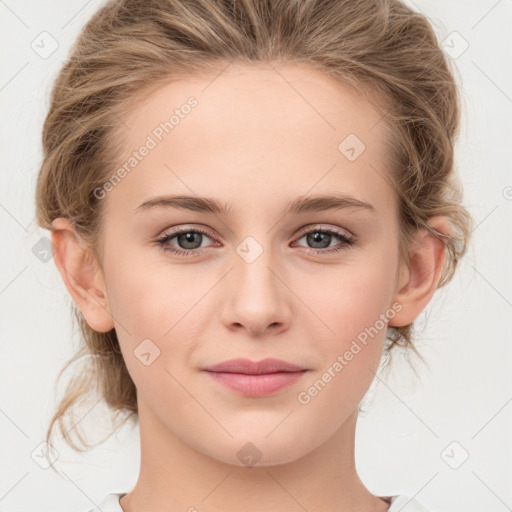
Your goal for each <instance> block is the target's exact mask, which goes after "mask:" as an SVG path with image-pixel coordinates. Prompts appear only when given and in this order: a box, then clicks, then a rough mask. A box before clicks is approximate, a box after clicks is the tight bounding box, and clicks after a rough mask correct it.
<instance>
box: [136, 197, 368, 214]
mask: <svg viewBox="0 0 512 512" xmlns="http://www.w3.org/2000/svg"><path fill="white" fill-rule="evenodd" d="M153 208H177V209H180V210H191V211H194V212H203V213H212V214H214V215H227V214H228V213H229V211H230V209H231V205H228V204H227V203H224V204H222V203H221V202H219V201H217V200H216V199H213V198H208V197H198V196H183V195H166V196H158V197H154V198H153V199H149V200H147V201H144V202H143V203H142V204H141V205H140V206H138V207H137V208H136V209H135V213H139V212H141V211H147V210H150V209H153ZM344 208H358V209H361V210H367V211H369V212H371V213H373V214H376V213H377V211H376V209H375V207H374V206H373V205H371V204H369V203H366V202H364V201H361V200H359V199H356V198H355V197H351V196H347V195H316V196H309V197H298V198H297V199H294V200H293V201H291V202H289V203H288V204H287V206H286V207H285V209H284V212H283V214H284V215H289V214H300V213H307V212H322V211H326V210H341V209H344Z"/></svg>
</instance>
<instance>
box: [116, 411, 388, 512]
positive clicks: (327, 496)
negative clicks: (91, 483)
mask: <svg viewBox="0 0 512 512" xmlns="http://www.w3.org/2000/svg"><path fill="white" fill-rule="evenodd" d="M356 421H357V411H354V413H353V414H352V415H351V416H349V417H348V418H347V420H346V422H345V423H344V424H343V425H342V426H341V427H340V428H339V429H338V430H337V431H336V433H335V434H334V435H333V436H332V437H331V438H330V439H328V440H327V441H326V442H325V443H323V444H322V445H320V446H319V447H318V448H316V449H315V450H313V451H312V452H310V453H308V454H307V455H305V456H303V457H302V458H300V459H298V460H295V461H293V462H290V463H287V464H282V465H274V466H265V467H259V466H257V465H256V466H252V467H245V466H234V465H231V464H226V463H223V462H222V461H219V460H216V459H214V458H211V457H209V456H207V455H205V454H204V453H200V452H198V451H197V450H195V449H193V448H191V447H190V446H188V445H186V444H184V443H183V442H181V440H180V439H179V437H177V436H176V435H174V434H173V433H172V432H170V431H169V430H168V429H166V428H165V427H164V426H163V425H162V424H161V423H160V422H158V421H157V418H156V417H155V416H154V415H152V414H151V412H150V410H149V409H148V408H147V407H145V406H144V404H142V403H139V425H140V436H141V467H140V473H139V478H138V481H137V484H136V486H135V487H134V489H133V490H132V491H131V492H130V493H128V494H126V495H125V496H124V497H123V498H121V506H122V508H123V510H124V512H139V511H143V510H160V511H162V512H175V511H176V510H187V511H190V512H197V511H199V512H219V511H222V512H232V511H233V512H234V511H238V510H244V512H260V511H261V510H272V511H273V512H290V511H296V510H301V509H302V510H311V511H312V510H322V511H323V512H342V511H347V512H348V511H350V512H357V511H363V510H364V511H366V512H370V511H371V512H384V511H386V510H388V508H389V503H387V502H385V501H384V500H382V499H380V498H378V497H376V496H374V495H373V494H371V493H370V492H369V491H368V489H366V487H365V486H364V484H363V483H362V482H361V480H360V479H359V477H358V475H357V472H356V468H355V459H354V444H355V427H356Z"/></svg>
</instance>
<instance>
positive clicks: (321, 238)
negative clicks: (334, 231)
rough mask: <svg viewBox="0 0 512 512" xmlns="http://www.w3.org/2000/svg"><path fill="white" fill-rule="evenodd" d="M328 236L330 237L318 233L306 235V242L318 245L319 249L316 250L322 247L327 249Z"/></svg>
mask: <svg viewBox="0 0 512 512" xmlns="http://www.w3.org/2000/svg"><path fill="white" fill-rule="evenodd" d="M330 236H331V235H328V234H326V233H319V232H318V231H317V232H316V233H310V234H309V235H308V238H309V240H308V242H310V243H320V244H321V246H320V247H317V248H320V249H322V248H324V247H328V246H329V242H330V240H329V239H330Z"/></svg>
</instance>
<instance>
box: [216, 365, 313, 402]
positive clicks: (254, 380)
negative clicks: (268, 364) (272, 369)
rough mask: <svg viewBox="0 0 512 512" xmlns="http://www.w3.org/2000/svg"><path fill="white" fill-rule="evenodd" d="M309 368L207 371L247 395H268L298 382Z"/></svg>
mask: <svg viewBox="0 0 512 512" xmlns="http://www.w3.org/2000/svg"><path fill="white" fill-rule="evenodd" d="M306 372H307V370H304V371H300V372H277V373H264V374H261V375H247V374H245V373H227V372H210V371H209V372H207V373H209V374H210V376H211V377H212V378H213V379H214V380H216V381H217V382H219V383H220V384H222V385H224V386H227V387H228V388H231V389H233V390H234V391H238V392H239V393H242V394H244V395H246V396H267V395H271V394H273V393H276V392H277V391H280V390H281V389H283V388H285V387H287V386H291V385H292V384H294V383H295V382H297V381H298V380H299V379H300V378H301V377H302V376H303V375H304V374H305V373H306Z"/></svg>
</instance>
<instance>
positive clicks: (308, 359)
mask: <svg viewBox="0 0 512 512" xmlns="http://www.w3.org/2000/svg"><path fill="white" fill-rule="evenodd" d="M277 70H278V71H279V73H278V72H277ZM283 77H285V78H286V80H285V79H284V78H283ZM214 78H215V76H214V75H212V76H207V77H206V76H203V77H196V78H191V77H190V78H187V79H183V80H182V81H179V82H174V83H170V84H166V85H165V86H162V87H161V88H160V89H158V90H157V91H156V92H153V93H152V94H151V96H150V97H149V98H148V99H147V100H145V101H144V102H140V103H138V104H136V105H134V108H133V110H132V111H131V112H130V113H129V115H127V116H126V118H125V119H124V120H123V121H124V122H125V123H126V125H127V126H128V127H129V129H128V128H122V130H123V131H120V133H121V134H122V137H123V140H124V142H125V148H126V154H125V155H123V156H121V158H120V162H123V161H125V160H126V159H127V158H128V156H129V155H130V153H131V151H133V150H135V149H137V148H139V147H140V146H141V144H143V143H144V141H145V139H146V137H147V135H148V134H151V132H152V130H153V129H154V127H155V126H157V125H158V124H159V123H160V122H162V121H163V120H165V119H167V118H168V114H167V113H168V112H172V110H173V109H174V108H176V107H179V106H180V105H182V104H183V103H185V102H186V100H187V98H188V97H190V96H194V97H195V98H197V100H198V106H197V107H196V108H194V109H193V110H192V111H191V112H190V114H189V115H188V116H186V117H185V118H184V119H182V120H181V121H180V123H179V125H177V126H176V127H175V128H174V130H173V131H172V132H170V133H169V134H167V135H166V136H165V137H164V139H163V140H162V142H160V143H159V144H158V146H157V147H156V148H155V149H153V150H152V151H151V152H150V153H149V154H148V155H147V156H146V157H145V158H144V159H143V160H142V161H141V162H140V163H138V165H137V166H136V168H134V169H133V170H132V171H131V172H130V173H129V174H128V175H127V176H126V177H125V178H124V179H123V180H122V181H121V182H120V183H119V184H118V185H117V186H116V187H115V188H114V189H113V190H111V191H109V192H108V193H107V195H106V197H105V198H104V199H102V200H103V201H106V203H105V205H106V213H105V224H104V231H103V232H102V239H101V243H102V244H103V257H102V261H101V262H99V261H97V260H95V259H94V258H91V257H88V256H89V255H90V253H89V251H88V249H87V248H86V247H85V246H84V244H82V243H80V240H79V239H78V238H77V237H76V236H75V235H74V231H73V226H72V225H71V224H70V222H69V221H68V220H67V219H64V218H58V219H56V220H55V221H54V223H53V226H54V228H55V231H54V232H53V234H52V241H53V243H54V246H55V247H54V256H55V262H56V264H57V267H58V269H59V271H60V273H61V275H62V278H63V280H64V282H65V284H66V286H67V288H68V290H69V291H70V293H71V295H72V297H73V299H74V301H75V302H76V304H77V305H78V307H79V308H80V309H81V311H82V313H83V315H84V316H85V318H86V320H87V322H88V324H89V325H90V326H91V327H92V328H93V329H95V330H97V331H100V332H105V331H108V330H110V329H112V328H115V329H116V333H117V336H118V338H119V342H120V346H121V349H122V352H123V357H124V358H125V361H126V364H127V367H128V369H129V371H130V374H131V377H132V378H133V380H134V382H135V385H136V387H137V399H138V405H139V423H140V436H141V467H140V475H139V479H138V482H137V484H136V486H135V488H134V489H133V490H132V491H131V492H130V493H128V494H127V495H126V496H124V497H123V498H122V499H121V505H122V507H123V509H124V510H125V511H127V512H128V511H130V512H131V511H141V510H152V509H154V510H156V509H158V510H163V511H169V512H170V511H176V510H194V509H193V508H190V507H195V509H197V510H200V511H201V512H213V511H219V510H222V511H224V512H229V511H235V510H244V511H246V512H253V511H261V510H272V511H274V512H281V511H286V512H292V511H298V510H304V509H305V510H308V511H309V512H313V511H324V512H335V511H336V512H339V511H343V510H346V511H352V512H354V511H363V510H365V511H370V510H371V511H384V510H387V509H388V507H389V503H387V502H386V501H385V500H384V499H381V498H380V497H377V496H374V495H373V494H372V493H370V491H369V490H368V489H367V488H366V487H365V486H364V484H363V482H362V481H361V480H360V479H359V477H358V475H357V472H356V467H355V458H354V438H355V428H356V420H357V407H358V405H359V403H360V401H361V400H362V399H363V396H364V394H365V392H366V391H367V390H368V388H369V386H370V384H371V381H372V379H373V378H374V373H373V372H376V371H377V368H378V364H379V361H380V359H381V355H382V350H383V346H384V341H385V334H386V333H385V331H386V329H385V328H383V329H381V330H380V331H379V332H378V335H376V336H374V337H373V338H371V339H370V341H369V342H368V344H367V345H365V346H364V348H363V349H362V350H360V352H358V353H357V355H355V356H354V357H353V359H352V360H350V361H349V362H348V364H346V366H345V367H344V368H343V370H342V371H341V372H338V373H337V374H336V376H335V377H334V378H332V379H331V381H330V382H328V384H327V385H326V386H325V387H324V388H323V389H322V390H321V392H319V393H318V394H317V395H316V396H314V397H313V398H312V399H311V400H310V402H309V403H307V404H301V403H300V402H299V401H298V394H299V393H300V392H301V391H304V390H307V389H308V388H309V387H310V386H312V385H313V384H314V383H315V381H318V379H320V378H322V375H323V374H324V373H325V372H326V371H327V369H328V368H329V367H332V365H333V363H334V362H335V361H336V358H337V356H338V355H340V354H344V353H345V352H346V351H347V350H348V349H349V347H350V346H351V343H352V342H353V340H354V339H356V337H357V336H358V334H359V333H361V332H362V331H364V329H365V328H367V327H369V326H372V325H374V324H375V322H376V320H377V319H378V318H379V315H382V314H383V313H385V312H386V311H388V310H389V309H392V305H393V304H399V305H401V310H400V312H398V313H396V314H395V315H394V317H393V318H392V319H390V320H389V325H390V326H391V325H395V326H399V325H407V324H408V323H410V322H412V321H414V319H415V318H417V316H418V315H419V314H420V313H421V311H422V310H423V309H424V308H425V306H426V305H427V304H428V302H429V301H430V299H431V297H432V295H433V293H434V292H435V290H436V286H437V283H438V281H439V278H440V272H441V269H442V265H443V261H444V251H443V245H442V243H441V242H440V241H439V240H438V239H437V238H435V237H433V236H432V235H430V234H429V233H428V232H427V231H425V230H420V231H418V233H417V236H416V242H417V243H416V245H415V246H414V248H413V258H412V260H411V262H410V264H409V265H405V264H403V263H401V262H400V261H399V253H398V232H399V231H398V228H399V225H398V197H397V196H396V192H395V191H394V190H393V189H392V188H391V187H390V185H389V184H388V182H387V181H386V180H385V179H383V176H385V174H386V173H389V168H388V162H387V161H386V159H385V157H384V153H383V140H384V137H385V135H386V132H385V131H384V125H383V122H382V121H381V115H380V113H379V112H378V111H377V110H376V109H375V108H374V107H373V106H372V105H371V104H370V103H369V102H368V101H367V100H366V99H365V98H364V97H362V96H359V95H356V94H355V93H354V91H352V90H349V89H348V88H346V87H345V86H343V85H341V84H339V83H337V82H334V81H332V79H330V78H328V77H327V76H325V75H324V74H322V73H320V72H319V71H315V70H312V69H309V68H307V67H306V66H298V65H293V66H287V67H285V66H280V67H279V68H276V69H274V68H273V67H270V66H252V67H244V66H241V65H233V64H232V65H231V66H229V67H228V68H227V69H225V70H224V71H223V72H222V73H221V74H220V75H218V76H217V77H216V78H215V79H214ZM212 80H213V81H212ZM207 85H208V87H206V86H207ZM205 87H206V88H205ZM350 133H354V134H356V135H357V137H358V138H359V139H360V140H361V141H363V142H364V144H365V146H366V149H365V150H364V152H363V153H361V154H360V156H359V157H358V158H357V159H356V160H354V161H349V160H348V159H347V158H346V157H345V156H344V155H343V154H342V153H341V152H340V151H339V150H338V145H339V144H340V142H341V141H342V140H343V139H344V138H345V137H346V136H347V135H348V134H350ZM370 164H371V165H370ZM376 171H378V172H376ZM333 192H339V193H343V194H346V195H350V196H352V197H355V198H357V199H359V200H361V201H365V202H367V203H370V204H371V205H373V206H374V208H375V214H374V213H372V212H371V211H369V210H365V209H358V208H344V209H338V210H329V211H321V212H309V213H300V214H291V215H287V216H283V210H284V208H285V207H286V205H287V204H288V202H289V201H291V200H293V199H296V198H298V197H300V196H304V195H317V194H331V193H333ZM171 193H172V194H180V195H192V196H201V197H209V198H215V199H217V200H218V201H220V202H221V203H227V204H229V205H231V208H230V210H229V212H228V214H226V215H225V216H222V215H220V214H211V213H205V212H194V211H190V210H185V209H181V210H179V209H173V208H155V209H151V210H147V211H144V212H141V213H134V211H135V210H136V208H137V207H138V206H139V205H140V204H141V203H143V202H144V201H147V200H148V199H151V198H153V197H155V196H158V195H163V194H171ZM317 224H319V225H320V226H319V227H321V228H323V229H326V228H331V229H337V230H338V231H340V232H341V233H344V234H348V235H350V234H352V235H354V236H355V237H356V243H354V244H353V245H351V246H346V245H344V248H343V249H342V250H340V251H339V252H337V253H331V254H315V253H314V252H313V251H314V250H315V249H317V250H319V251H321V250H324V251H325V250H327V249H332V248H335V247H340V246H341V245H343V242H340V241H339V240H338V239H337V238H336V237H334V236H333V237H332V238H331V239H330V240H331V241H330V243H329V238H327V245H329V247H327V248H326V249H322V248H323V247H325V245H321V244H320V243H318V242H317V243H316V244H315V241H314V239H313V240H309V241H308V238H307V237H306V236H305V234H304V231H306V229H305V228H308V227H310V228H312V232H313V233H314V232H315V227H316V228H318V226H317ZM430 224H431V225H432V226H433V227H435V228H437V229H438V230H440V231H442V232H448V230H449V224H448V221H447V219H445V218H443V217H435V218H433V219H431V221H430ZM178 227H183V228H189V230H192V229H193V228H203V229H207V230H208V231H210V232H211V233H212V234H213V235H214V236H213V237H210V236H209V235H203V237H202V239H201V235H196V236H197V237H198V239H197V244H196V246H194V247H197V246H199V242H201V249H202V250H203V252H202V253H201V254H199V255H196V256H176V255H173V254H171V253H170V252H165V251H164V250H163V249H162V247H161V246H159V245H157V244H156V243H155V240H157V239H158V238H161V237H162V236H163V235H165V234H167V233H169V232H170V231H171V229H170V228H178ZM248 236H251V237H253V238H254V239H255V240H256V241H257V243H258V244H259V245H260V246H261V248H262V253H261V254H260V255H259V256H258V257H257V258H256V259H255V260H254V261H252V262H251V263H248V262H247V261H246V260H244V259H243V258H242V257H241V256H240V255H239V253H238V252H237V247H239V245H240V244H241V243H242V242H243V241H244V239H245V238H246V237H248ZM201 240H202V241H201ZM242 245H243V244H242ZM168 246H173V247H175V248H180V249H181V250H189V251H190V250H191V249H187V247H191V246H190V245H189V246H186V245H185V246H184V245H183V239H182V240H181V245H180V241H179V239H178V238H174V239H173V240H172V242H171V241H169V242H168ZM250 250H251V251H254V247H253V248H252V249H250ZM252 254H254V252H253V253H252ZM148 338H149V339H150V340H152V343H154V345H156V346H157V347H158V348H159V350H160V355H159V356H158V357H157V358H156V359H154V361H153V362H152V363H151V364H150V365H147V366H146V365H144V364H142V363H141V360H140V359H139V358H138V357H137V356H136V355H135V354H134V350H136V348H137V347H138V346H139V344H140V343H141V342H142V340H144V339H148ZM235 357H245V358H248V359H252V360H254V361H257V360H260V359H263V358H266V357H275V358H278V359H283V360H285V361H289V362H292V363H294V364H298V365H299V366H301V367H303V368H307V369H308V370H309V371H308V372H307V373H305V374H304V376H303V377H301V380H299V381H298V382H296V383H295V384H293V385H292V386H290V387H287V388H285V389H283V390H281V391H279V392H277V393H275V394H273V395H270V396H267V397H256V398H254V397H248V396H244V395H241V394H238V393H235V392H233V391H231V390H229V389H228V388H225V387H223V386H221V385H219V384H218V383H216V382H214V381H213V379H212V378H211V376H210V375H209V374H208V373H205V372H204V371H202V368H204V367H205V365H208V364H215V363H219V362H221V361H225V360H228V359H231V358H235ZM248 442H251V443H252V444H253V445H254V446H256V447H257V449H258V450H259V452H260V453H261V458H260V459H259V461H258V462H257V464H256V465H254V466H252V467H250V466H247V465H246V464H244V463H243V462H242V461H241V460H240V459H239V458H238V457H237V452H238V451H239V450H240V449H241V448H242V447H244V445H246V443H248Z"/></svg>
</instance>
